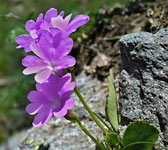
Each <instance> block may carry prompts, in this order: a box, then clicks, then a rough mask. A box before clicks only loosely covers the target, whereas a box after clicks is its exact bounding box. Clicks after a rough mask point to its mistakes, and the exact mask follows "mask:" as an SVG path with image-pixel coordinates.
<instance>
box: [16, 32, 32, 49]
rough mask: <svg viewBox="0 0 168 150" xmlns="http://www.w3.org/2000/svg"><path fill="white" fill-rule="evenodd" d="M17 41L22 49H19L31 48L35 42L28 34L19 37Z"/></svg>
mask: <svg viewBox="0 0 168 150" xmlns="http://www.w3.org/2000/svg"><path fill="white" fill-rule="evenodd" d="M15 41H16V43H18V44H19V45H20V47H17V48H22V47H29V45H30V43H31V42H32V41H33V38H32V37H31V36H30V35H28V34H23V35H20V36H18V37H17V38H16V39H15Z"/></svg>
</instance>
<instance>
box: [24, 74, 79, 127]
mask: <svg viewBox="0 0 168 150" xmlns="http://www.w3.org/2000/svg"><path fill="white" fill-rule="evenodd" d="M75 86H76V82H75V81H73V82H71V74H70V73H68V74H66V75H64V76H63V77H59V76H57V75H51V76H50V78H49V79H48V80H47V81H46V82H45V83H42V84H40V83H37V84H36V89H37V91H31V92H30V93H29V94H28V99H29V101H30V102H32V103H31V104H28V105H27V107H26V111H27V112H28V113H29V114H30V115H35V114H37V115H36V116H35V118H34V121H33V126H42V125H43V124H45V123H46V122H47V121H48V120H49V119H50V117H51V116H52V115H54V116H55V117H56V118H60V117H64V116H65V115H66V114H67V112H68V110H70V109H72V108H74V106H75V100H74V98H72V97H70V96H69V95H70V94H71V93H72V91H73V89H74V88H75Z"/></svg>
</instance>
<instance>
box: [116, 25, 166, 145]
mask: <svg viewBox="0 0 168 150" xmlns="http://www.w3.org/2000/svg"><path fill="white" fill-rule="evenodd" d="M120 46H121V58H122V65H121V73H120V80H119V87H120V98H119V103H120V110H121V116H122V124H123V125H126V124H128V123H130V122H131V121H135V120H144V121H147V122H149V123H151V124H153V125H155V126H156V127H157V128H158V129H159V130H160V131H161V135H160V138H161V139H160V140H161V141H160V142H161V143H163V144H164V145H165V146H168V28H166V29H162V30H160V31H159V32H157V33H156V34H150V33H147V32H139V33H132V34H128V35H125V36H123V37H122V38H121V40H120Z"/></svg>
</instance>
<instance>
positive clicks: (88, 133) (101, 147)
mask: <svg viewBox="0 0 168 150" xmlns="http://www.w3.org/2000/svg"><path fill="white" fill-rule="evenodd" d="M72 114H73V116H74V118H75V121H76V122H77V124H78V125H79V127H80V128H81V129H82V131H83V132H85V134H86V135H88V136H89V137H90V138H91V140H92V141H93V142H94V143H95V144H96V145H97V146H98V147H99V148H100V149H101V150H106V148H105V147H104V146H103V145H102V144H101V143H100V142H98V141H97V140H96V139H95V138H94V137H93V135H92V134H91V133H90V132H89V131H88V130H87V129H86V127H85V126H84V125H83V124H82V123H81V121H80V120H79V118H78V116H77V115H76V113H75V112H74V111H72Z"/></svg>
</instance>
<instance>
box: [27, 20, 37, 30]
mask: <svg viewBox="0 0 168 150" xmlns="http://www.w3.org/2000/svg"><path fill="white" fill-rule="evenodd" d="M25 28H26V30H27V31H28V32H30V31H31V30H33V29H36V23H35V22H34V21H33V20H29V21H27V22H26V24H25Z"/></svg>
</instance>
